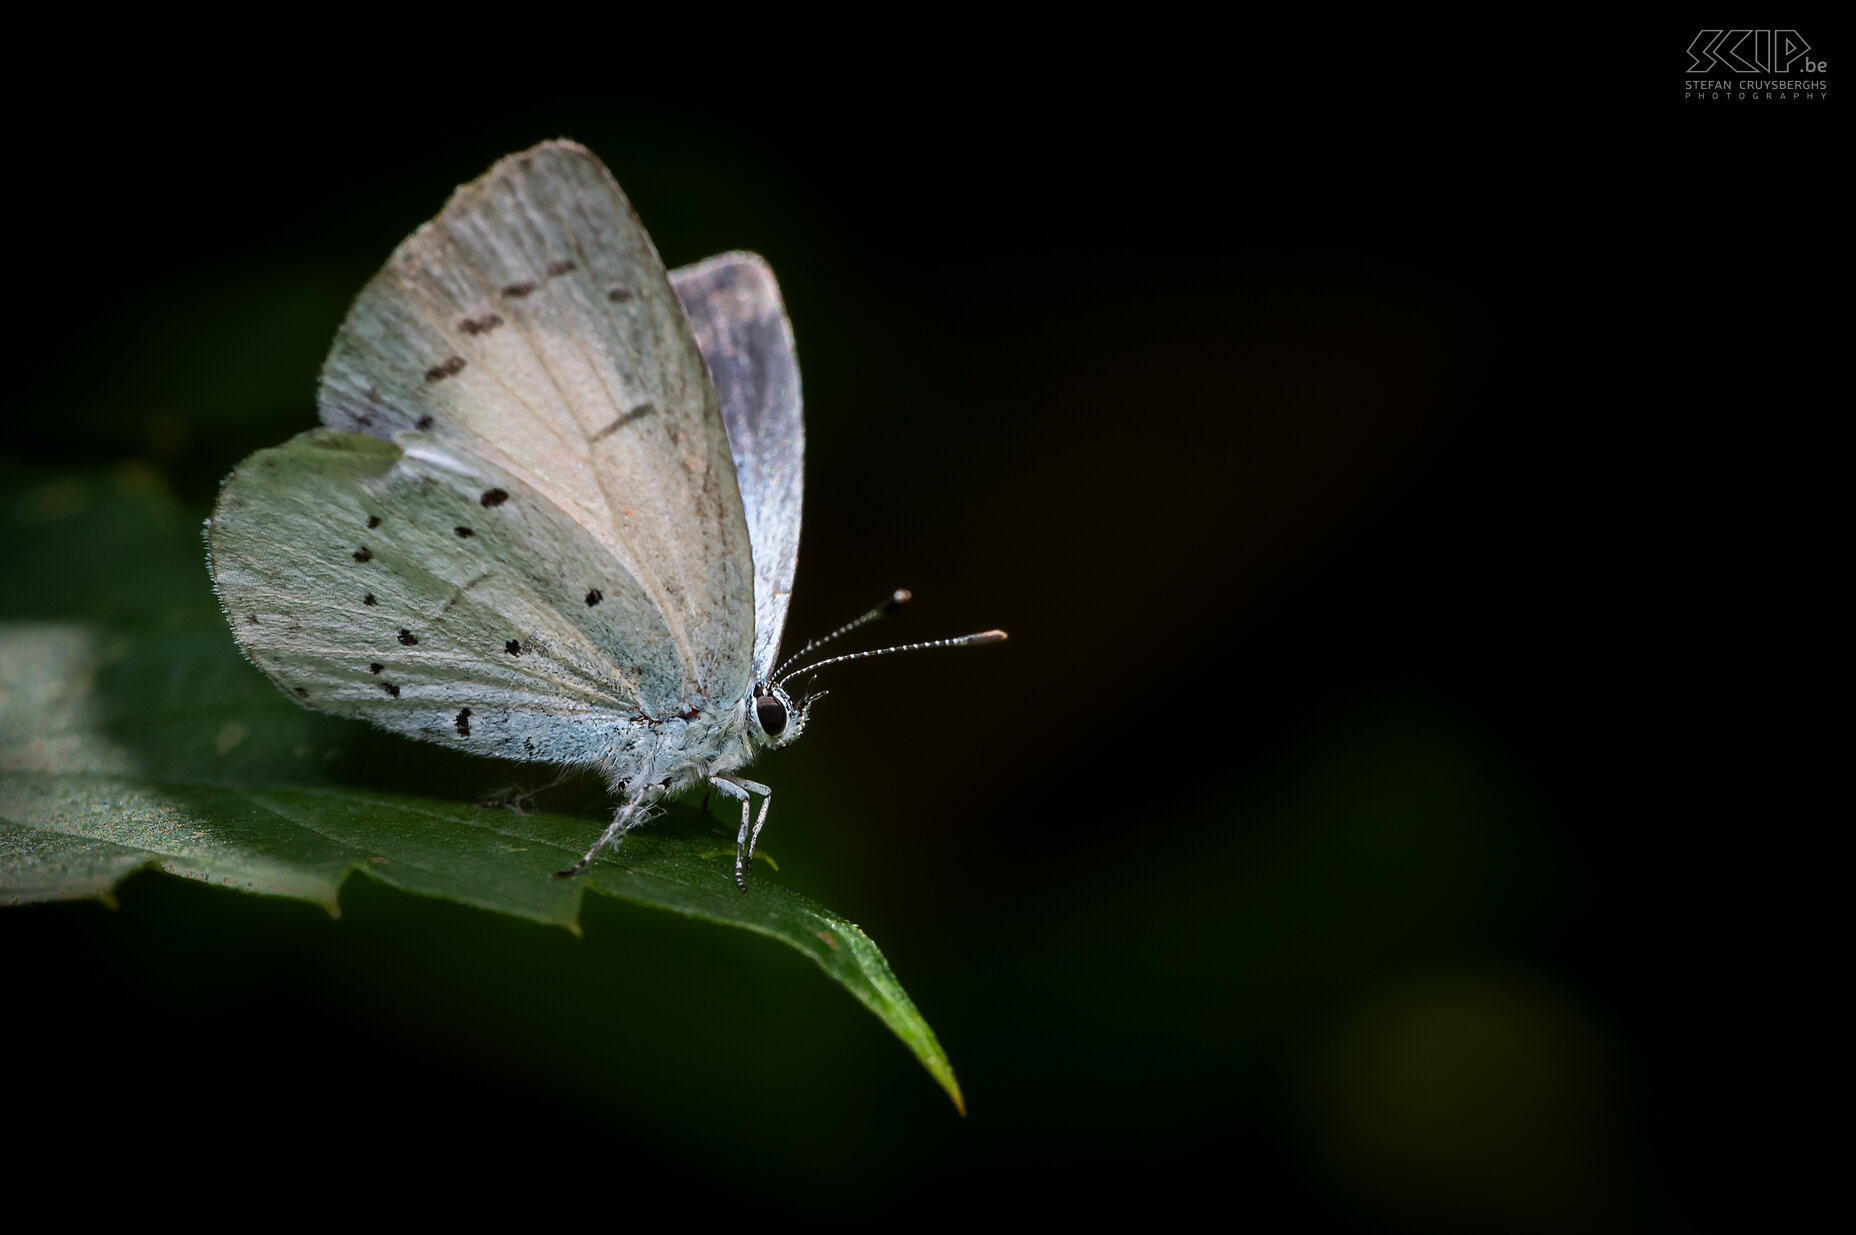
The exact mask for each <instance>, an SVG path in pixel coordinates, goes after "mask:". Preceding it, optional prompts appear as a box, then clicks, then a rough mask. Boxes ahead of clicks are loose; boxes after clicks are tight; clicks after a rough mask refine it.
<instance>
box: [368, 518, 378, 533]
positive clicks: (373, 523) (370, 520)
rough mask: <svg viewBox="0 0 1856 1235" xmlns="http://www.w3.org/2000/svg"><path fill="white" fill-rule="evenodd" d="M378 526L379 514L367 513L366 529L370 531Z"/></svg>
mask: <svg viewBox="0 0 1856 1235" xmlns="http://www.w3.org/2000/svg"><path fill="white" fill-rule="evenodd" d="M379 526H380V516H379V515H369V516H368V517H367V530H368V531H370V532H371V531H373V530H374V529H375V528H377V527H379Z"/></svg>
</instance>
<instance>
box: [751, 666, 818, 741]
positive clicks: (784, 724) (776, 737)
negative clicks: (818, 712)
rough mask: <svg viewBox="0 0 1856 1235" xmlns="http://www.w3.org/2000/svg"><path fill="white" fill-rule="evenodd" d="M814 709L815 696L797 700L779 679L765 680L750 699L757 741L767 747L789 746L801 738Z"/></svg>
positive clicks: (755, 689) (752, 726) (752, 721)
mask: <svg viewBox="0 0 1856 1235" xmlns="http://www.w3.org/2000/svg"><path fill="white" fill-rule="evenodd" d="M811 711H812V700H811V699H807V700H805V701H804V702H803V703H794V702H793V697H792V696H791V695H789V694H787V693H786V690H785V688H784V687H782V686H780V685H779V684H778V683H777V682H776V683H771V684H770V683H766V682H762V683H761V684H760V685H758V686H756V687H755V688H754V694H753V695H752V696H751V697H749V699H748V716H749V717H750V718H751V719H750V721H749V725H750V727H751V728H752V729H753V731H754V737H755V740H756V741H757V742H759V743H760V744H762V745H764V746H773V747H780V746H785V745H786V744H787V743H788V742H791V741H792V740H793V739H794V738H796V737H798V736H799V735H800V733H801V732H803V731H804V729H805V727H806V717H807V716H808V714H810V712H811Z"/></svg>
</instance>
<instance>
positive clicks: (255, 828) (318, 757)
mask: <svg viewBox="0 0 1856 1235" xmlns="http://www.w3.org/2000/svg"><path fill="white" fill-rule="evenodd" d="M7 471H8V470H7V469H0V479H4V480H5V481H6V482H7V483H6V484H5V486H4V488H3V489H0V491H5V492H9V493H12V494H15V495H18V496H16V497H15V498H14V499H13V500H12V502H11V505H10V507H9V509H8V511H7V518H6V520H5V523H6V525H7V530H8V540H9V543H11V544H14V545H18V546H21V556H22V557H23V559H24V561H23V570H22V572H21V574H20V575H18V576H16V577H18V578H21V579H23V580H24V581H25V584H26V585H25V586H24V587H21V588H19V589H17V590H16V591H13V592H12V593H10V594H9V595H8V596H7V597H6V599H5V600H4V601H0V903H6V904H14V905H18V904H27V903H33V902H43V901H55V900H70V899H78V898H100V899H103V900H106V901H107V900H109V899H110V894H111V890H112V889H114V888H115V887H116V885H117V884H119V883H120V882H121V881H122V880H123V879H124V878H126V877H127V876H129V875H130V874H133V873H135V872H137V871H140V870H144V869H153V870H158V871H164V872H166V873H168V874H171V875H178V876H181V877H183V878H188V879H197V880H201V881H203V882H207V883H213V884H218V885H222V886H224V887H228V888H234V889H238V890H240V891H245V892H253V893H260V894H264V895H271V896H285V897H293V898H296V899H300V900H308V901H314V902H318V903H320V904H322V905H325V906H327V907H328V909H329V911H330V912H331V913H338V912H339V897H340V892H341V887H342V885H343V883H344V882H345V881H346V880H347V879H348V878H350V877H351V876H352V875H353V874H354V873H355V872H356V871H359V872H362V873H363V874H365V875H366V876H367V877H368V878H370V879H373V880H376V881H378V882H380V883H383V884H386V885H389V886H391V887H395V888H399V889H401V890H403V891H407V892H414V893H418V894H421V895H425V896H437V897H443V898H446V899H449V900H454V901H459V902H462V903H464V904H467V905H474V906H476V907H478V908H482V909H488V910H492V911H495V912H498V913H505V914H510V915H513V916H516V917H520V918H527V919H530V920H532V921H537V922H545V923H552V924H556V925H559V926H564V927H566V928H567V929H569V930H571V931H574V932H575V933H576V934H577V933H579V919H580V904H581V899H582V897H583V896H585V894H586V892H587V890H588V889H592V890H594V891H598V892H602V893H605V894H607V895H610V896H617V897H621V898H623V899H625V900H628V901H632V902H634V903H636V904H639V905H646V906H652V907H655V908H658V909H667V910H670V911H672V912H674V913H678V914H682V915H684V916H686V917H691V918H699V919H703V920H705V921H709V922H717V923H721V924H723V925H726V926H734V927H739V928H741V929H744V930H749V931H754V932H757V933H759V934H762V935H766V936H769V937H770V938H773V939H777V940H779V941H780V942H782V943H784V944H786V945H787V946H789V947H792V948H796V949H798V950H799V951H801V952H803V953H805V954H806V955H807V956H808V957H810V958H811V959H812V960H813V961H814V962H816V963H817V964H818V966H819V968H821V969H823V970H824V971H825V972H826V973H827V974H829V975H830V976H831V977H832V979H833V980H835V981H836V982H838V983H839V984H840V985H841V986H843V987H844V988H845V989H846V990H847V991H849V992H850V993H851V994H852V995H853V996H855V997H856V998H857V999H858V1000H859V1001H860V1002H861V1003H863V1004H864V1006H865V1007H867V1008H869V1009H870V1010H871V1011H872V1012H874V1013H876V1015H877V1016H878V1017H880V1018H881V1019H882V1020H883V1022H884V1024H886V1025H888V1026H889V1027H890V1029H891V1030H892V1031H893V1032H894V1033H895V1034H896V1036H897V1037H899V1038H901V1039H902V1040H903V1042H904V1043H905V1044H907V1046H908V1047H909V1049H910V1050H911V1051H913V1052H914V1053H915V1055H916V1057H917V1058H918V1059H920V1060H921V1062H922V1064H923V1066H925V1067H926V1068H927V1069H928V1071H929V1072H930V1073H931V1074H932V1075H933V1076H934V1078H935V1079H936V1080H937V1081H939V1082H940V1083H941V1085H942V1087H943V1088H944V1089H946V1091H947V1093H948V1095H949V1096H950V1097H951V1098H952V1099H953V1100H954V1103H955V1105H956V1106H962V1100H961V1094H960V1087H959V1085H958V1083H957V1082H956V1081H955V1079H954V1073H953V1069H952V1068H951V1067H950V1066H949V1064H948V1061H947V1056H946V1055H945V1054H944V1053H943V1052H942V1050H941V1047H940V1044H939V1043H938V1042H937V1041H936V1040H935V1036H934V1032H933V1031H932V1030H931V1029H929V1027H928V1024H927V1022H926V1021H924V1020H923V1019H922V1017H921V1015H920V1014H919V1013H918V1012H917V1011H916V1010H915V1005H914V1004H913V1003H912V1002H911V1001H910V1000H909V997H908V995H907V993H906V992H904V990H903V989H902V986H901V984H900V983H898V982H897V981H896V978H895V975H894V974H893V973H891V971H890V968H889V964H888V962H887V961H885V960H884V958H883V954H882V953H881V952H880V951H879V950H878V949H877V946H876V944H875V943H874V942H872V941H871V939H870V938H869V936H867V935H865V934H864V933H863V931H862V930H860V929H858V927H857V926H856V924H854V923H852V922H849V921H846V920H845V919H844V918H842V917H840V916H839V915H837V914H835V913H832V912H831V911H830V910H828V909H825V908H823V907H822V906H819V905H817V904H814V903H813V902H812V901H810V900H808V899H807V898H806V897H804V896H802V895H801V894H799V893H798V892H795V891H793V890H792V889H790V888H788V887H785V886H783V885H782V884H781V883H780V881H779V878H778V876H777V874H776V873H775V868H774V866H773V863H772V861H771V859H768V860H767V861H765V862H761V863H757V866H756V870H755V872H754V877H753V879H752V881H751V882H750V884H749V892H748V894H747V895H745V896H744V895H742V894H741V893H740V892H738V891H737V890H736V888H735V885H734V878H733V872H734V856H735V851H734V835H733V831H732V830H730V829H726V828H724V827H722V826H721V825H720V824H718V823H717V821H715V820H713V819H711V818H709V817H708V816H707V815H705V814H703V813H702V812H700V811H698V810H696V809H694V808H692V807H689V806H683V805H676V804H672V805H671V806H669V807H668V808H667V809H666V811H665V812H664V814H663V815H662V816H660V817H658V818H654V819H653V820H652V821H651V823H650V824H649V825H648V826H646V827H644V828H642V829H640V830H639V831H636V832H634V833H632V834H631V835H629V836H628V837H626V839H625V842H624V843H623V844H622V845H620V846H619V847H618V848H617V849H616V850H614V851H611V852H610V853H609V854H608V855H607V856H605V857H603V858H602V859H601V860H600V861H598V862H596V863H595V864H594V865H593V866H592V867H591V868H589V869H588V870H587V872H586V873H585V874H584V875H582V876H581V877H580V878H579V879H574V880H560V879H553V878H550V874H551V872H553V871H556V870H559V869H561V868H562V867H563V866H566V865H569V864H570V863H571V862H572V860H573V859H575V858H577V857H578V856H579V855H580V854H581V853H583V852H584V851H585V850H586V848H587V846H588V845H589V844H590V843H591V842H592V840H593V838H594V837H595V836H596V835H597V834H598V831H599V829H600V828H601V827H602V826H603V825H604V823H605V821H606V819H607V818H609V813H608V812H609V810H610V807H609V806H608V805H607V804H606V801H605V798H606V795H605V793H604V791H603V787H602V786H599V785H597V784H594V783H591V778H583V779H585V780H586V782H587V783H576V784H574V785H571V786H569V787H566V788H563V789H561V790H558V791H556V792H555V793H553V794H550V795H549V798H548V800H549V801H550V802H551V803H557V804H558V803H570V804H571V806H572V813H548V812H536V813H529V814H517V813H515V812H513V811H510V810H501V809H485V808H480V807H477V806H475V805H473V804H472V803H471V802H470V801H469V800H468V799H469V798H470V797H471V796H472V791H473V790H476V791H478V792H484V791H487V790H489V789H492V788H494V787H495V786H496V785H497V784H498V783H499V781H500V783H501V784H504V785H513V784H517V783H523V782H526V783H528V784H531V785H532V784H533V783H534V782H535V781H536V780H538V779H542V778H545V776H546V771H545V769H543V770H540V771H541V776H539V777H538V776H537V775H536V772H537V771H538V770H537V769H536V768H534V767H532V766H524V765H518V764H510V763H503V762H500V761H494V760H484V759H472V758H470V757H468V756H463V755H460V754H457V753H456V752H452V751H448V750H444V749H442V748H439V747H428V746H425V745H423V744H421V743H414V742H408V741H404V740H401V739H398V738H395V737H393V736H392V735H389V734H385V733H381V732H379V731H377V730H374V729H372V728H370V727H368V726H365V725H362V724H359V723H356V722H352V721H345V720H340V719H337V718H334V717H328V716H323V715H321V714H319V713H314V712H309V711H306V710H304V709H302V708H299V707H297V706H296V705H295V704H294V703H292V702H291V701H290V700H288V699H287V698H285V697H284V696H283V694H282V693H281V692H280V691H278V690H276V689H275V688H274V687H273V686H271V684H270V683H269V682H268V681H267V680H266V679H265V678H264V677H263V675H262V674H260V673H259V672H258V671H257V670H256V669H254V668H252V667H251V666H250V665H248V664H246V663H245V662H244V661H243V660H242V659H241V658H240V656H239V655H238V652H237V650H236V648H235V645H234V643H233V640H232V636H231V634H230V632H228V631H227V630H226V629H225V625H224V620H223V618H221V616H220V615H219V612H218V610H217V607H216V606H215V605H214V604H213V601H212V594H211V589H210V586H209V584H208V582H207V576H206V568H205V564H204V553H203V551H202V550H201V548H200V541H199V536H198V531H197V525H196V524H192V523H190V522H189V521H187V520H185V519H184V518H182V517H181V516H179V514H178V513H177V512H176V511H175V509H174V505H173V502H172V500H171V499H169V498H167V497H166V496H165V493H164V492H163V490H162V489H161V486H160V485H159V483H158V481H157V480H155V479H154V478H153V477H152V475H151V474H148V473H145V472H138V471H136V470H134V469H130V470H128V471H125V472H119V473H118V474H117V475H116V476H115V478H114V479H113V480H112V481H99V480H77V479H65V480H59V481H54V482H50V483H39V484H32V483H30V482H28V481H25V480H24V479H23V478H22V477H20V476H18V475H17V470H16V469H12V471H13V472H14V474H12V475H8V474H7ZM962 1109H963V1110H964V1106H962Z"/></svg>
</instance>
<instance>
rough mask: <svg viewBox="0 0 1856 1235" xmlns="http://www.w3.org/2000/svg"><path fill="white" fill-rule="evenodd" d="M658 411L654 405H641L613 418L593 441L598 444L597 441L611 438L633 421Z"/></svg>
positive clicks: (594, 436) (596, 434)
mask: <svg viewBox="0 0 1856 1235" xmlns="http://www.w3.org/2000/svg"><path fill="white" fill-rule="evenodd" d="M656 410H657V407H656V405H654V404H651V403H640V404H639V405H638V406H637V407H634V408H633V409H632V410H631V411H629V412H624V413H622V414H620V415H618V416H614V417H613V418H612V423H611V424H609V425H607V426H606V427H605V428H603V429H601V430H600V431H599V432H598V433H595V434H594V435H593V440H594V441H596V442H597V441H602V440H603V439H605V438H608V437H611V436H612V435H613V434H614V433H617V432H618V431H619V430H620V429H622V428H624V427H625V426H626V425H628V424H630V423H632V421H634V420H642V419H644V418H645V417H646V416H649V415H651V414H652V413H653V412H655V411H656Z"/></svg>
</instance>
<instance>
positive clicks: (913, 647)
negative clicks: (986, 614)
mask: <svg viewBox="0 0 1856 1235" xmlns="http://www.w3.org/2000/svg"><path fill="white" fill-rule="evenodd" d="M1004 642H1005V632H1004V631H1002V630H982V631H981V632H980V633H979V634H977V635H962V636H960V637H959V638H958V639H930V640H929V641H928V642H926V643H904V644H902V645H900V646H898V647H893V648H878V649H876V651H874V652H849V653H847V654H845V655H843V656H833V657H831V658H830V659H829V660H820V661H814V662H813V663H812V664H809V665H807V666H806V667H805V668H803V669H795V670H793V671H792V672H791V673H788V674H786V675H784V676H783V677H780V678H778V679H776V681H775V684H776V685H778V684H779V683H780V682H784V681H785V680H786V679H787V678H790V677H796V676H797V675H799V674H801V673H811V672H813V671H814V670H817V669H823V668H824V667H825V666H826V665H835V664H839V663H840V662H842V661H847V660H862V659H864V658H865V657H866V656H893V655H894V654H895V653H897V652H919V651H921V650H922V649H923V648H968V647H979V646H980V645H981V644H985V643H1004Z"/></svg>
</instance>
